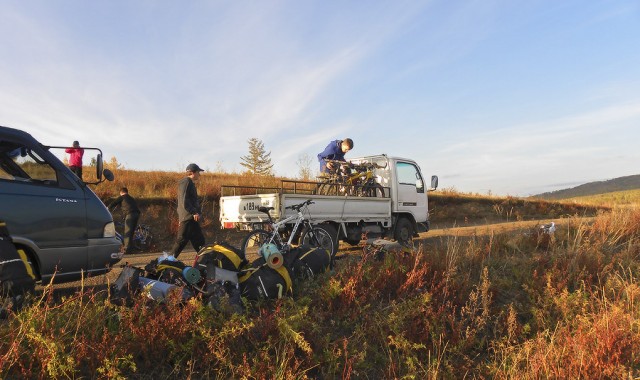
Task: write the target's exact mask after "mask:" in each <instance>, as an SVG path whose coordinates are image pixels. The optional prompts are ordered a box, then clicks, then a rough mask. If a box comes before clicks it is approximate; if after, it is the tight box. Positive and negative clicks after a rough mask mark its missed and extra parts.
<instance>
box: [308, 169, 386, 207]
mask: <svg viewBox="0 0 640 380" xmlns="http://www.w3.org/2000/svg"><path fill="white" fill-rule="evenodd" d="M326 161H327V163H330V164H332V166H333V169H332V170H330V171H329V173H328V174H327V175H325V176H322V177H320V178H321V180H322V183H320V185H318V191H317V193H318V194H321V195H351V196H356V197H380V198H382V197H384V196H385V191H384V187H382V185H381V184H379V183H378V182H376V175H375V169H384V168H386V167H387V165H384V166H380V165H378V164H376V163H374V162H363V163H360V164H354V163H351V162H347V161H337V160H326Z"/></svg>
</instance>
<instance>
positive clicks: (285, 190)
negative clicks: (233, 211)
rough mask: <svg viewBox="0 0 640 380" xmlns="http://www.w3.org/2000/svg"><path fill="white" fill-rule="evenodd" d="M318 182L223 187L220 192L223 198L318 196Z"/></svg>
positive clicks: (284, 181) (290, 181)
mask: <svg viewBox="0 0 640 380" xmlns="http://www.w3.org/2000/svg"><path fill="white" fill-rule="evenodd" d="M318 185H319V183H318V182H313V181H292V180H284V179H283V180H282V181H281V183H280V187H273V186H272V187H264V186H243V185H222V186H221V187H220V191H221V193H222V196H235V195H258V194H272V193H278V194H308V195H313V194H316V192H317V189H318Z"/></svg>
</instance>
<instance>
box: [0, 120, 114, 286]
mask: <svg viewBox="0 0 640 380" xmlns="http://www.w3.org/2000/svg"><path fill="white" fill-rule="evenodd" d="M53 148H55V147H47V146H44V145H42V144H41V143H39V142H38V141H37V140H36V139H35V138H33V137H32V136H31V135H30V134H28V133H26V132H24V131H21V130H17V129H13V128H7V127H0V220H3V221H5V222H6V224H7V227H8V229H9V232H10V234H11V238H12V240H13V243H14V244H15V245H16V247H17V248H18V249H22V250H24V251H25V253H26V254H27V256H28V259H29V264H30V265H31V267H32V270H33V272H34V273H35V275H36V277H37V279H38V280H40V281H41V282H43V283H47V282H49V281H51V280H52V279H53V280H54V282H68V281H76V280H78V279H80V278H82V276H89V275H97V274H102V273H106V272H108V271H109V270H110V269H111V267H112V266H113V265H114V264H116V263H117V262H118V261H120V259H121V258H122V254H121V253H120V242H119V241H118V240H117V238H116V231H115V226H114V223H113V220H112V216H111V213H109V211H108V210H107V208H106V206H105V205H104V204H103V203H102V201H101V200H100V199H99V198H98V196H96V194H95V193H94V192H93V191H92V190H91V188H90V187H89V186H88V184H87V183H85V182H83V181H82V180H81V179H80V178H78V177H77V176H76V175H75V174H74V173H73V172H71V170H70V169H69V168H67V167H66V166H65V165H64V164H63V163H62V162H61V161H60V160H59V159H58V158H57V157H56V156H55V155H54V154H53V153H52V152H51V151H50V150H51V149H53ZM59 148H63V147H59ZM84 149H85V152H90V151H96V152H99V153H98V154H97V157H96V161H95V163H96V178H97V182H95V183H94V184H97V183H99V182H102V180H103V175H104V177H105V178H107V179H110V180H112V179H113V175H112V174H111V173H110V172H109V171H108V170H103V168H102V154H101V152H100V150H99V149H97V148H86V147H85V148H84Z"/></svg>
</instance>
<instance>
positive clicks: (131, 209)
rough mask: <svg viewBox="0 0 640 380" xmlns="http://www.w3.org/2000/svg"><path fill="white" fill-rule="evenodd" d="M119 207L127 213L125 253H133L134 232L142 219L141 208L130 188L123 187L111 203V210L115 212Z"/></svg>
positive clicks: (125, 221) (125, 220)
mask: <svg viewBox="0 0 640 380" xmlns="http://www.w3.org/2000/svg"><path fill="white" fill-rule="evenodd" d="M118 207H121V208H122V212H123V213H124V214H125V218H124V253H125V254H127V253H131V251H132V249H131V241H132V240H133V233H134V232H135V230H136V227H138V220H140V209H139V208H138V204H137V203H136V200H135V199H133V197H132V196H131V195H129V189H127V188H126V187H123V188H121V189H120V196H119V197H118V198H116V200H114V201H113V202H111V204H110V205H109V211H111V213H112V214H113V211H115V209H117V208H118Z"/></svg>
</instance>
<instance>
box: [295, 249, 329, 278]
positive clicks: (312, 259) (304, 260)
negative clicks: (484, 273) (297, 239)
mask: <svg viewBox="0 0 640 380" xmlns="http://www.w3.org/2000/svg"><path fill="white" fill-rule="evenodd" d="M288 256H289V257H288V260H287V264H288V266H289V268H290V271H291V274H292V276H293V277H294V278H296V279H299V280H300V279H308V278H312V277H313V276H316V275H318V274H320V273H324V272H326V271H327V270H328V269H329V268H330V266H331V253H330V252H329V251H327V250H326V249H324V248H321V247H311V246H309V245H301V246H299V247H296V248H293V249H292V250H291V251H289V254H288Z"/></svg>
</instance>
